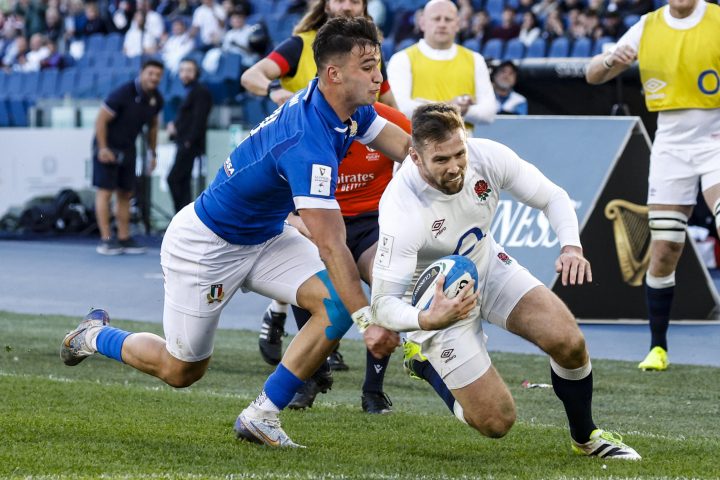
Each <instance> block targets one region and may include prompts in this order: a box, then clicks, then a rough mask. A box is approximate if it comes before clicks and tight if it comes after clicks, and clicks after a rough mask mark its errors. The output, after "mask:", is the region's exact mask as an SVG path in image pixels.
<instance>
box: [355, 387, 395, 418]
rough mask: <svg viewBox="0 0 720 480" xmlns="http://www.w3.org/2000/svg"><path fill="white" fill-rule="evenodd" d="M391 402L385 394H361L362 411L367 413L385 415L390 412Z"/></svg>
mask: <svg viewBox="0 0 720 480" xmlns="http://www.w3.org/2000/svg"><path fill="white" fill-rule="evenodd" d="M391 406H392V401H390V397H388V396H387V395H386V394H385V392H379V393H378V392H363V394H362V409H363V411H364V412H367V413H377V414H385V413H390V412H392V408H390V407H391Z"/></svg>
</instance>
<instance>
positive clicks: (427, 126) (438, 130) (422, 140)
mask: <svg viewBox="0 0 720 480" xmlns="http://www.w3.org/2000/svg"><path fill="white" fill-rule="evenodd" d="M458 128H460V129H464V128H465V122H464V121H463V118H462V115H461V114H460V108H459V107H458V106H457V105H451V104H449V103H427V104H425V105H420V106H419V107H417V108H416V109H415V112H414V113H413V116H412V141H413V146H414V147H415V148H416V149H422V148H423V147H424V146H425V145H426V144H428V143H431V142H442V141H444V140H446V139H447V138H448V137H449V136H450V135H452V133H453V132H455V131H456V130H457V129H458Z"/></svg>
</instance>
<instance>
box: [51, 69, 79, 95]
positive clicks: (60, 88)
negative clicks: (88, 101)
mask: <svg viewBox="0 0 720 480" xmlns="http://www.w3.org/2000/svg"><path fill="white" fill-rule="evenodd" d="M77 74H78V69H77V68H74V67H73V68H66V69H65V70H63V71H62V72H60V79H59V81H58V84H57V90H56V93H57V96H59V97H64V96H65V95H70V96H72V93H73V89H74V88H75V80H76V79H77Z"/></svg>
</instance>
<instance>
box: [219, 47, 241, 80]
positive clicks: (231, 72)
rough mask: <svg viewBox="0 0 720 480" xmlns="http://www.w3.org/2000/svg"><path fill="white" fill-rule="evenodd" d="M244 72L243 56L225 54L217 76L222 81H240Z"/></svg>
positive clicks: (221, 59)
mask: <svg viewBox="0 0 720 480" xmlns="http://www.w3.org/2000/svg"><path fill="white" fill-rule="evenodd" d="M241 72H242V56H241V55H236V54H233V53H224V54H223V55H222V56H221V57H220V65H218V69H217V72H216V74H217V75H218V76H219V77H220V78H221V79H222V80H233V81H239V80H240V73H241Z"/></svg>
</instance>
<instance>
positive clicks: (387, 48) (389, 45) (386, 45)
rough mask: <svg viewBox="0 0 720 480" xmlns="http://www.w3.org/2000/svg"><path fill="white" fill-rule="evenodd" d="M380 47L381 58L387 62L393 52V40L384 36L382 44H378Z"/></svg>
mask: <svg viewBox="0 0 720 480" xmlns="http://www.w3.org/2000/svg"><path fill="white" fill-rule="evenodd" d="M380 49H381V50H382V56H383V59H385V61H386V62H387V61H388V60H390V57H392V55H393V53H394V52H395V42H393V41H392V40H390V39H389V38H386V39H385V40H383V42H382V45H380Z"/></svg>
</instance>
